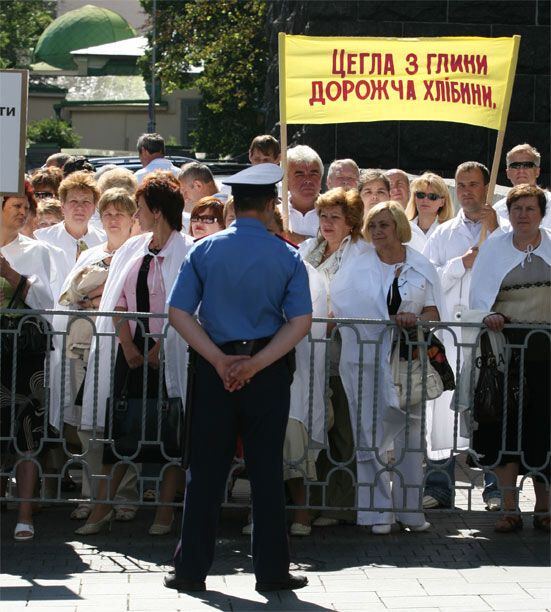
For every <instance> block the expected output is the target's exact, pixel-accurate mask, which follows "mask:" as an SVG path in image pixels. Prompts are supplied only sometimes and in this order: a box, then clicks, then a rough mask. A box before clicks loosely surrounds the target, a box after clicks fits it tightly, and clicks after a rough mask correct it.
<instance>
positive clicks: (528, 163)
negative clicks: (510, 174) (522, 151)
mask: <svg viewBox="0 0 551 612" xmlns="http://www.w3.org/2000/svg"><path fill="white" fill-rule="evenodd" d="M535 167H536V163H535V162H533V161H524V162H511V163H510V164H509V168H513V169H514V170H520V168H535Z"/></svg>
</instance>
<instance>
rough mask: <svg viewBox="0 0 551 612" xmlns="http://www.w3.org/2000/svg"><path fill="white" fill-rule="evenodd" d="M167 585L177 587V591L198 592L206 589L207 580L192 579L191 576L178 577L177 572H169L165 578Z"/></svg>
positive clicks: (169, 587)
mask: <svg viewBox="0 0 551 612" xmlns="http://www.w3.org/2000/svg"><path fill="white" fill-rule="evenodd" d="M164 583H165V587H166V588H167V589H175V590H176V591H190V592H195V593H198V592H200V591H206V590H207V587H206V586H205V581H204V580H203V581H201V580H190V579H189V578H178V577H177V576H176V574H174V573H172V572H171V573H169V574H168V575H167V576H165V579H164Z"/></svg>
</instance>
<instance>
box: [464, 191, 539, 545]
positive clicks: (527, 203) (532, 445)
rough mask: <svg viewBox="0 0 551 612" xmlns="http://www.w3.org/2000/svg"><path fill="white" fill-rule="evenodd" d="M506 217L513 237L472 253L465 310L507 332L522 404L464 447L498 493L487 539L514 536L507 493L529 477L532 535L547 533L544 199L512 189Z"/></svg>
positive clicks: (482, 427)
mask: <svg viewBox="0 0 551 612" xmlns="http://www.w3.org/2000/svg"><path fill="white" fill-rule="evenodd" d="M507 210H508V213H509V219H510V221H511V225H512V227H513V231H512V232H510V233H507V234H504V235H501V236H498V237H496V238H494V239H493V240H489V241H488V242H486V243H485V244H484V246H483V247H482V248H481V249H480V254H479V256H478V257H477V259H476V262H475V265H474V268H473V279H472V285H471V295H470V305H471V308H473V309H475V310H481V311H484V312H491V314H489V315H488V316H486V318H485V319H484V323H485V324H486V326H487V327H488V328H489V329H490V330H492V331H494V332H499V331H502V330H503V328H504V325H505V323H510V324H512V325H511V326H510V327H509V328H508V329H506V330H505V331H504V334H505V336H506V338H507V341H508V343H509V344H510V345H513V346H516V347H520V352H521V355H520V360H521V371H522V365H523V366H524V376H525V382H524V391H525V397H524V400H523V403H522V406H518V407H515V406H514V405H512V404H511V403H509V405H508V418H507V419H505V416H504V417H503V419H502V422H501V423H497V424H493V423H490V424H486V423H479V424H478V428H477V429H476V430H475V432H474V434H473V444H472V446H473V449H474V450H475V452H476V453H477V455H478V462H479V464H481V465H483V466H485V467H486V468H487V469H493V470H495V473H496V475H497V477H498V481H499V485H500V487H501V488H502V510H503V511H504V515H503V516H501V517H499V519H498V520H497V522H496V524H495V531H497V532H501V533H509V532H512V531H517V530H519V529H521V528H522V518H521V516H519V514H518V502H517V499H516V489H515V487H516V481H517V477H518V475H519V474H530V475H531V476H532V478H533V481H534V492H535V495H536V505H535V508H534V512H535V516H534V527H535V528H536V529H539V530H541V531H544V532H546V533H549V532H550V531H551V526H550V525H551V521H550V515H549V483H550V478H551V460H550V457H551V448H550V447H551V444H550V440H551V418H550V410H549V406H550V405H551V384H550V378H549V369H550V357H549V356H550V341H549V323H550V319H551V233H550V232H549V231H548V230H546V229H543V228H542V227H540V224H541V220H542V219H543V217H544V215H545V210H546V198H545V192H544V191H543V190H542V189H540V188H539V187H536V186H534V185H527V184H524V185H517V186H515V187H513V189H511V191H509V193H508V194H507ZM497 261H499V264H500V265H499V266H496V262H497ZM514 323H532V324H536V327H538V328H540V329H537V330H536V331H534V330H531V329H529V328H528V329H526V328H525V329H523V328H520V327H518V328H515V327H514V326H513V324H514ZM517 350H519V349H517ZM511 376H512V374H511V372H509V380H508V384H510V385H511V384H514V385H515V386H517V385H519V384H520V381H519V382H517V383H516V384H515V381H514V380H512V378H511ZM515 408H517V409H518V415H515V414H514V411H515Z"/></svg>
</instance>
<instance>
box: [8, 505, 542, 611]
mask: <svg viewBox="0 0 551 612" xmlns="http://www.w3.org/2000/svg"><path fill="white" fill-rule="evenodd" d="M69 512H70V508H69V507H68V506H57V507H51V508H47V509H45V510H43V511H42V512H41V513H40V514H38V515H37V516H36V520H35V525H36V529H37V536H36V538H35V540H34V541H33V542H30V543H15V542H14V541H13V540H12V530H13V527H14V522H15V516H16V515H15V510H13V509H9V510H8V511H4V512H3V513H2V528H1V534H2V549H1V556H2V559H1V560H2V568H1V572H2V573H1V576H0V586H1V588H2V591H1V599H2V601H1V604H0V605H1V610H2V612H11V611H12V610H27V611H29V610H30V611H34V612H36V611H38V610H40V611H44V610H46V609H49V610H52V609H55V610H60V611H62V612H74V611H79V612H83V611H87V612H100V611H101V612H111V611H114V612H119V611H123V610H162V611H163V612H172V611H175V610H183V611H186V612H192V611H195V610H221V611H225V610H228V611H233V612H238V611H245V610H246V611H250V610H281V611H293V610H305V611H317V610H320V611H321V610H339V611H342V612H344V611H347V610H351V611H352V610H362V611H366V612H378V611H382V610H392V611H394V612H399V611H406V610H407V611H413V612H429V611H430V612H437V611H438V612H447V611H449V612H452V611H455V612H459V611H461V612H477V611H479V610H489V611H491V610H495V611H500V610H503V611H505V610H512V611H515V612H520V611H522V612H530V611H538V612H540V611H543V610H548V611H549V610H551V569H550V568H549V565H550V542H549V537H547V536H546V534H543V533H541V532H537V531H535V530H534V529H533V528H532V523H531V516H530V515H529V514H525V515H524V530H523V531H521V532H519V533H516V534H510V535H500V534H495V533H494V532H493V522H494V520H495V518H496V514H493V513H489V512H485V511H484V510H474V511H471V512H459V511H446V512H441V511H440V512H433V513H427V516H428V519H429V520H430V521H431V522H432V524H433V528H432V529H431V530H429V531H428V532H425V533H420V534H413V533H396V534H392V535H390V536H373V535H371V534H370V533H369V532H368V531H366V530H364V529H362V528H360V527H354V526H339V527H335V528H329V529H315V530H314V531H313V535H312V536H311V537H309V538H304V539H295V538H294V539H292V541H291V546H292V558H293V561H294V562H295V564H296V569H297V570H300V571H301V572H304V573H305V574H307V575H308V578H309V581H310V583H309V586H308V587H307V588H305V589H302V590H300V591H295V592H290V593H282V594H270V595H269V596H264V595H260V594H258V593H256V592H255V591H254V577H253V575H252V574H251V573H250V572H251V560H250V554H249V548H250V543H249V539H248V538H247V537H245V536H242V535H241V534H240V530H241V526H242V525H243V524H244V521H245V519H246V511H243V510H230V509H226V510H224V512H223V518H222V523H221V528H220V534H219V535H220V537H219V540H218V546H217V555H216V562H215V565H214V567H213V571H212V575H211V576H209V578H208V580H207V588H208V589H209V591H208V592H207V593H203V594H198V595H196V596H191V595H186V594H178V593H176V592H174V591H170V590H169V589H166V588H164V587H163V585H162V578H163V572H165V571H166V570H167V569H168V568H169V567H170V559H171V556H172V552H173V549H174V546H175V543H176V537H177V535H176V530H174V533H173V534H171V535H170V536H166V537H151V536H148V535H147V528H148V526H149V524H150V523H151V521H152V518H153V510H152V509H145V508H142V509H140V511H139V512H138V516H137V518H136V520H135V521H134V522H132V523H113V529H112V531H111V532H110V533H107V532H106V533H104V534H99V535H97V536H89V537H86V538H83V537H77V536H75V535H74V534H73V530H74V529H75V528H76V527H77V526H79V524H80V523H79V522H76V521H71V520H69V518H68V517H69ZM180 517H181V514H178V519H179V518H180Z"/></svg>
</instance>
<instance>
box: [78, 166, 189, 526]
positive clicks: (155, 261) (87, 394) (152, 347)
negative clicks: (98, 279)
mask: <svg viewBox="0 0 551 612" xmlns="http://www.w3.org/2000/svg"><path fill="white" fill-rule="evenodd" d="M136 198H137V203H138V210H137V212H136V215H135V216H136V217H137V219H138V221H139V223H140V227H141V229H142V231H143V232H144V234H142V235H140V236H136V237H135V238H131V239H130V240H128V241H127V242H126V243H125V244H124V245H123V246H122V247H121V248H120V249H119V250H118V251H117V253H116V254H115V256H114V257H113V260H112V262H111V267H110V271H109V277H108V279H107V283H106V285H105V289H104V292H103V295H102V299H101V302H100V305H99V311H100V312H101V311H108V312H110V311H113V310H116V311H121V312H127V311H128V312H145V313H152V314H162V313H166V312H167V305H166V298H167V293H168V292H169V291H170V289H171V287H172V285H173V284H174V281H175V279H176V277H177V275H178V271H179V269H180V266H181V265H182V262H183V260H184V258H185V256H186V254H187V252H188V250H189V248H190V246H191V244H192V243H191V239H190V237H189V236H184V235H183V234H182V233H181V232H180V230H181V229H182V211H183V208H184V200H183V198H182V195H181V193H180V190H179V185H178V182H177V181H176V180H175V179H174V178H173V176H172V175H171V174H170V173H169V172H154V173H152V174H149V175H148V176H146V177H145V179H144V180H143V183H142V184H141V186H140V187H139V189H138V191H137V192H136ZM97 332H98V337H99V334H102V337H101V338H100V339H99V341H98V340H97V339H96V341H95V342H93V343H92V347H91V353H90V358H89V364H94V363H95V361H94V359H95V351H96V350H99V351H100V355H109V354H110V352H111V348H110V347H111V338H110V337H108V336H109V335H111V336H112V335H113V334H114V333H116V335H117V336H118V349H117V354H116V362H115V364H114V375H113V385H114V392H113V396H114V397H119V398H120V397H122V396H123V395H126V397H128V398H133V399H136V398H137V399H140V398H142V397H143V385H144V379H143V372H144V356H145V359H146V367H147V385H146V390H145V391H146V398H148V399H156V398H157V397H158V395H159V389H163V393H164V395H165V397H167V398H173V397H180V398H184V397H185V392H186V368H187V345H186V344H185V342H184V341H183V340H182V338H181V336H180V335H179V334H177V333H176V332H175V330H174V329H173V328H172V327H167V321H166V319H163V318H155V317H152V318H146V317H142V318H139V319H138V320H137V321H136V320H134V319H130V320H129V319H125V318H122V317H113V319H111V318H109V317H104V318H102V320H99V321H98V323H97ZM162 345H164V354H165V355H166V360H165V362H164V364H162V365H163V366H164V367H162V368H161V362H160V356H161V355H162V354H163V351H162V348H163V346H162ZM106 361H107V363H105V362H106ZM111 369H112V365H111V364H110V363H109V360H100V361H99V369H98V370H97V371H91V370H90V371H89V372H87V376H86V382H85V388H84V403H85V405H86V404H87V403H89V405H90V406H91V407H92V408H93V407H94V398H95V389H94V384H96V383H97V384H98V385H99V387H98V394H97V404H96V407H97V414H96V420H95V421H94V410H93V409H90V410H87V411H86V414H87V415H88V417H87V420H88V422H87V426H88V427H89V428H90V429H93V428H94V427H98V428H103V425H104V423H105V407H106V402H107V399H108V396H109V395H110V389H111V374H112V372H111ZM160 371H163V373H164V377H163V378H162V379H160V375H159V372H160ZM83 418H84V414H83ZM116 442H117V440H115V445H114V448H113V447H112V446H106V447H105V449H104V453H103V463H104V474H105V475H108V474H111V475H112V476H111V482H110V485H109V487H108V486H107V483H106V482H105V480H102V481H101V483H100V485H99V491H98V499H99V500H105V499H113V497H114V494H115V491H116V490H117V487H118V485H119V483H120V482H121V479H122V477H123V475H124V473H125V471H126V467H127V466H126V465H117V467H116V468H115V469H114V470H113V469H112V468H113V465H114V464H115V463H116V462H117V461H118V460H119V455H118V453H117V452H116ZM152 455H154V456H152ZM144 456H145V451H144V448H142V450H141V451H140V454H139V455H138V457H137V458H134V461H136V462H139V461H140V460H145V461H147V462H154V463H155V462H156V463H159V462H166V459H165V456H164V455H163V454H162V453H161V452H160V451H159V450H158V449H156V450H155V451H153V453H150V454H149V455H147V457H146V458H145V459H144V458H143V457H144ZM181 479H182V474H181V470H180V469H179V467H177V466H175V465H170V466H167V467H165V468H164V469H163V478H162V483H161V490H160V496H159V501H160V502H161V503H162V502H165V503H167V504H168V503H171V502H172V501H173V500H174V495H175V492H176V488H177V485H178V484H179V482H180V481H181ZM108 489H109V490H108ZM112 515H113V511H112V510H111V509H110V506H109V505H107V504H102V503H97V504H96V505H95V507H94V509H93V510H92V513H91V514H90V516H89V518H88V521H87V523H86V524H85V525H84V526H83V527H81V528H80V529H77V531H76V533H78V534H80V535H91V534H94V533H98V531H100V530H101V529H102V528H103V527H104V526H106V525H107V523H108V522H109V521H110V520H111V517H112ZM172 521H173V508H172V507H171V506H166V505H165V506H163V505H161V506H158V507H157V512H156V516H155V521H154V523H153V525H152V526H151V528H150V530H149V533H150V534H151V535H164V534H167V533H169V532H170V529H171V526H172Z"/></svg>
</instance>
